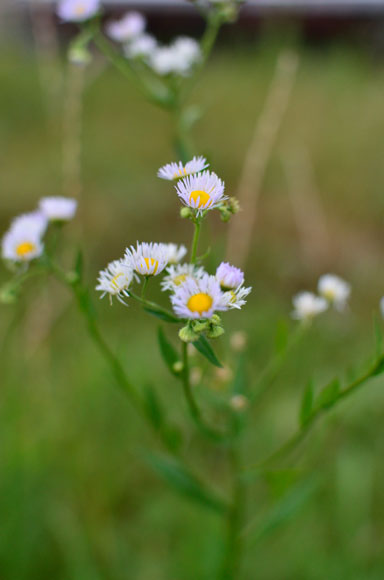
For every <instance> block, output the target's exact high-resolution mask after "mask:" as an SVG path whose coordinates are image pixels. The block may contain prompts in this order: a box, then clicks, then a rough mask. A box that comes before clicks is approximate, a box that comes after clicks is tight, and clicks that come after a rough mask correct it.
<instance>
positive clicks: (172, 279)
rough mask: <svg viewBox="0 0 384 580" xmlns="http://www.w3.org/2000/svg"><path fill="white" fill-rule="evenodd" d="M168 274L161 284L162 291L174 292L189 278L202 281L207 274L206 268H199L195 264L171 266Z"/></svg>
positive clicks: (167, 270) (167, 271)
mask: <svg viewBox="0 0 384 580" xmlns="http://www.w3.org/2000/svg"><path fill="white" fill-rule="evenodd" d="M166 273H167V274H166V276H164V278H163V280H162V282H161V284H160V285H161V289H162V290H163V291H166V290H170V291H171V292H174V291H175V290H176V288H177V287H178V286H180V285H181V284H183V283H184V282H185V281H186V280H187V278H192V279H195V280H200V278H202V276H203V275H204V273H205V272H204V268H197V267H196V266H195V265H194V264H177V265H176V266H169V268H167V269H166Z"/></svg>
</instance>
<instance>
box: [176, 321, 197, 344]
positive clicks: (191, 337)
mask: <svg viewBox="0 0 384 580" xmlns="http://www.w3.org/2000/svg"><path fill="white" fill-rule="evenodd" d="M179 338H180V340H182V341H183V342H196V340H199V333H197V332H195V330H194V329H193V328H192V325H191V324H190V323H188V324H187V325H186V326H183V328H181V329H180V330H179Z"/></svg>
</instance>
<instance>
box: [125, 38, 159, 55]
mask: <svg viewBox="0 0 384 580" xmlns="http://www.w3.org/2000/svg"><path fill="white" fill-rule="evenodd" d="M156 47H157V41H156V38H154V37H153V36H152V35H151V34H142V35H141V36H138V37H137V38H134V39H133V40H132V41H131V42H130V43H129V44H127V45H126V46H125V47H124V53H125V56H126V57H127V58H149V57H150V56H151V55H152V54H153V52H154V51H155V50H156Z"/></svg>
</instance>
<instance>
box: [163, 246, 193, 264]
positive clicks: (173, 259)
mask: <svg viewBox="0 0 384 580" xmlns="http://www.w3.org/2000/svg"><path fill="white" fill-rule="evenodd" d="M163 245H164V246H165V247H166V249H167V255H168V264H178V263H179V262H180V261H181V260H182V259H183V258H184V256H185V254H186V253H187V248H186V247H185V246H183V245H181V246H178V245H177V244H163Z"/></svg>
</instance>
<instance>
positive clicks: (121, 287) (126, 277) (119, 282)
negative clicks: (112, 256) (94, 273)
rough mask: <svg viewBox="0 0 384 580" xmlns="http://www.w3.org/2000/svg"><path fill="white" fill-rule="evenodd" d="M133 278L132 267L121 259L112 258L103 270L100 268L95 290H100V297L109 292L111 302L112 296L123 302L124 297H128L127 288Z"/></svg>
mask: <svg viewBox="0 0 384 580" xmlns="http://www.w3.org/2000/svg"><path fill="white" fill-rule="evenodd" d="M133 278H134V272H133V268H132V267H131V266H129V265H128V264H126V263H125V262H123V260H114V261H113V262H110V263H109V264H108V266H107V267H106V268H105V270H101V272H100V273H99V277H98V279H97V281H98V282H99V284H98V285H97V286H96V290H98V291H99V292H102V295H101V296H100V298H104V296H105V295H106V294H109V301H110V303H111V304H112V298H113V297H114V296H116V298H117V299H118V300H119V301H120V302H121V303H122V304H125V302H124V297H126V298H127V297H128V296H129V294H128V288H129V286H130V285H131V283H132V280H133Z"/></svg>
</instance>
